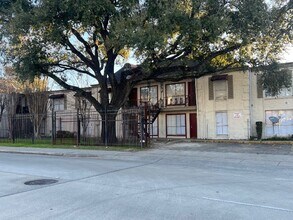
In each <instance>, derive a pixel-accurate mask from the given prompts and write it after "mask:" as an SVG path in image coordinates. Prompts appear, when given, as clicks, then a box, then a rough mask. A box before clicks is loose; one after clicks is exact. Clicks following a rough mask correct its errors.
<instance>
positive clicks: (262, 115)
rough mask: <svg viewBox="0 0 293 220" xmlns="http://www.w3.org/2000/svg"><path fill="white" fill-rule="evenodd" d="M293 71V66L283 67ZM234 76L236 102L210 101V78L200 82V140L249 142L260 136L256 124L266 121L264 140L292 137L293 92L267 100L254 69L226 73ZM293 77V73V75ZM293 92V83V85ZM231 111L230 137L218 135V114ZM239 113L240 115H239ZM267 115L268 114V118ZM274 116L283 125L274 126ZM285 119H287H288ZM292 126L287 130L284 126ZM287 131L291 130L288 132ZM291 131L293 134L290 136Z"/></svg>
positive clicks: (197, 85) (206, 77)
mask: <svg viewBox="0 0 293 220" xmlns="http://www.w3.org/2000/svg"><path fill="white" fill-rule="evenodd" d="M283 67H284V68H289V70H291V71H292V72H293V65H292V63H289V64H283ZM224 74H228V75H233V92H234V97H233V99H227V100H214V99H213V100H209V86H208V84H209V79H210V77H211V76H204V77H202V78H200V79H198V80H197V82H196V88H197V107H198V109H197V110H198V138H200V139H249V138H251V137H256V136H257V134H256V122H257V121H261V122H263V132H262V134H263V135H262V138H268V137H272V136H288V135H289V136H292V134H293V132H292V130H293V128H292V127H293V125H292V124H293V122H292V121H293V117H292V115H293V93H292V95H291V96H286V97H265V92H264V91H262V90H261V91H262V93H261V96H259V95H258V90H259V89H258V85H257V81H258V80H257V78H258V77H257V74H259V73H256V72H252V71H251V70H247V71H234V72H227V73H223V74H222V75H224ZM292 77H293V74H292ZM292 89H293V82H292ZM217 112H227V116H228V135H216V113H217ZM238 113H239V114H238ZM266 113H267V115H266ZM269 113H270V114H272V113H274V114H275V115H276V116H277V117H279V118H280V123H276V124H275V125H274V127H273V124H272V122H271V121H270V120H269V119H268V115H269ZM284 118H285V119H284ZM282 120H286V122H285V123H287V124H291V125H292V126H291V125H289V126H288V127H287V128H284V127H282V123H283V125H284V121H282ZM284 129H288V130H287V131H284ZM290 131H291V133H290Z"/></svg>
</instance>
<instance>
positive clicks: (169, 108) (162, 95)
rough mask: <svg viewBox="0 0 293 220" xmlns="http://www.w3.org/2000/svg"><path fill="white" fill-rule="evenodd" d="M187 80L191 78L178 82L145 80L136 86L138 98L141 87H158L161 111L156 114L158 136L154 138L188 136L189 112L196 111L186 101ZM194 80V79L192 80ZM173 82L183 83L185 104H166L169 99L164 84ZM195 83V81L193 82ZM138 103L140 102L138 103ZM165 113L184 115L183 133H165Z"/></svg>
mask: <svg viewBox="0 0 293 220" xmlns="http://www.w3.org/2000/svg"><path fill="white" fill-rule="evenodd" d="M188 82H192V80H182V81H179V82H163V83H158V82H153V81H151V82H147V83H141V84H139V85H138V86H137V87H136V88H137V91H138V96H137V97H138V100H140V97H141V88H145V87H149V86H156V87H157V88H158V104H159V105H160V107H161V112H160V114H159V115H158V118H157V121H158V136H154V137H155V138H156V137H157V138H190V126H191V125H190V114H191V113H196V112H197V111H196V105H194V106H189V104H188V101H186V100H187V99H188ZM193 82H194V81H193ZM173 83H185V97H186V100H185V101H186V104H185V105H167V102H168V101H170V100H168V99H167V92H166V86H167V85H169V84H173ZM194 83H195V82H194ZM138 104H140V103H138ZM167 115H185V135H180V136H179V135H168V134H167V126H168V125H167Z"/></svg>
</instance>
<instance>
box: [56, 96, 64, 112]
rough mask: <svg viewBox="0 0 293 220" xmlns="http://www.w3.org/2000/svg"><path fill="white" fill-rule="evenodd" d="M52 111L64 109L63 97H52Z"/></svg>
mask: <svg viewBox="0 0 293 220" xmlns="http://www.w3.org/2000/svg"><path fill="white" fill-rule="evenodd" d="M53 105H54V111H63V110H64V98H59V99H53Z"/></svg>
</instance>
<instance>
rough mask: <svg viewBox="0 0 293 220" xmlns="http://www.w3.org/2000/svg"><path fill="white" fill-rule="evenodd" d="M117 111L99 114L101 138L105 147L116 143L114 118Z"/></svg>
mask: <svg viewBox="0 0 293 220" xmlns="http://www.w3.org/2000/svg"><path fill="white" fill-rule="evenodd" d="M117 112H118V110H114V111H113V110H112V111H105V112H101V113H100V114H101V117H102V132H101V137H102V140H103V143H104V144H105V145H113V144H115V143H117V141H118V140H117V137H116V116H117Z"/></svg>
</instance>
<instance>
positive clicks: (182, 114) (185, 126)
mask: <svg viewBox="0 0 293 220" xmlns="http://www.w3.org/2000/svg"><path fill="white" fill-rule="evenodd" d="M169 116H175V117H176V116H184V127H183V126H180V125H179V126H177V117H176V118H175V123H176V126H173V127H175V129H176V134H169V132H168V128H169V126H168V117H169ZM178 128H181V129H182V128H184V134H178V133H177V129H178ZM186 129H187V124H186V114H185V113H181V114H166V136H167V137H169V136H173V137H186V135H187V130H186Z"/></svg>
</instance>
